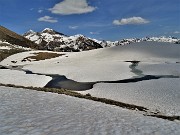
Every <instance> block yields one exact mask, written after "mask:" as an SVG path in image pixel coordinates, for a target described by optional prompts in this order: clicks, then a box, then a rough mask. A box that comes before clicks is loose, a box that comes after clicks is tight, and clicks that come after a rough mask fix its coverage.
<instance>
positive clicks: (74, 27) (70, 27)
mask: <svg viewBox="0 0 180 135" xmlns="http://www.w3.org/2000/svg"><path fill="white" fill-rule="evenodd" d="M78 27H79V26H69V29H73V30H75V29H77V28H78Z"/></svg>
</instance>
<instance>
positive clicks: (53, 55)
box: [22, 52, 65, 61]
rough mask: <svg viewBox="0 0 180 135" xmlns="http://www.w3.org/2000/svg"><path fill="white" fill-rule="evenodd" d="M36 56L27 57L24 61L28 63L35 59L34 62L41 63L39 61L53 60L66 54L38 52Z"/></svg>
mask: <svg viewBox="0 0 180 135" xmlns="http://www.w3.org/2000/svg"><path fill="white" fill-rule="evenodd" d="M34 54H35V56H29V57H26V58H24V59H23V60H22V61H26V60H28V61H30V60H31V59H33V60H34V61H39V60H45V59H51V58H56V57H59V56H62V55H65V54H58V53H49V52H38V53H34Z"/></svg>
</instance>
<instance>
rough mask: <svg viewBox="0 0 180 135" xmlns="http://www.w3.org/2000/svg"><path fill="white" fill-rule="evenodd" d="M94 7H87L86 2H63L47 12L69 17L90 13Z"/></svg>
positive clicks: (83, 0) (77, 0) (74, 0)
mask: <svg viewBox="0 0 180 135" xmlns="http://www.w3.org/2000/svg"><path fill="white" fill-rule="evenodd" d="M95 9H96V7H92V6H89V5H88V3H87V0H64V1H62V2H60V3H57V4H56V5H54V7H53V8H50V9H49V10H50V11H51V13H54V14H61V15H71V14H83V13H88V12H92V11H94V10H95Z"/></svg>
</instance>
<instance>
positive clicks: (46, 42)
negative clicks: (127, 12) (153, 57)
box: [23, 28, 180, 52]
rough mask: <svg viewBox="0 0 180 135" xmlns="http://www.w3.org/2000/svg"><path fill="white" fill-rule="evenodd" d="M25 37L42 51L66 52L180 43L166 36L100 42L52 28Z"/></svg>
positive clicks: (27, 33)
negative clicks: (137, 43) (132, 45)
mask: <svg viewBox="0 0 180 135" xmlns="http://www.w3.org/2000/svg"><path fill="white" fill-rule="evenodd" d="M23 36H24V37H26V38H27V39H29V40H31V41H33V42H35V43H36V44H38V45H40V46H41V49H45V50H53V51H65V52H67V51H74V52H75V51H85V50H92V49H98V48H102V47H112V46H118V45H126V44H130V43H136V42H141V41H156V42H170V43H180V39H177V38H174V37H164V36H162V37H146V38H142V39H138V38H130V39H122V40H119V41H105V40H103V41H99V40H97V39H91V38H88V37H85V36H83V35H80V34H78V35H74V36H67V35H65V34H63V33H59V32H57V31H55V30H53V29H50V28H45V29H44V30H43V31H42V32H34V31H33V30H30V31H28V32H26V33H25V34H24V35H23Z"/></svg>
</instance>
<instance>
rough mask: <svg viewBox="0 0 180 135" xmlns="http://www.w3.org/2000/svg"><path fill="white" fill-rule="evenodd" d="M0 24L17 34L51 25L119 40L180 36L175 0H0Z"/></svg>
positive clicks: (179, 3)
mask: <svg viewBox="0 0 180 135" xmlns="http://www.w3.org/2000/svg"><path fill="white" fill-rule="evenodd" d="M0 25H2V26H5V27H7V28H9V29H11V30H13V31H15V32H17V33H19V34H23V33H24V32H26V31H28V30H29V29H32V30H34V31H42V30H43V29H44V28H47V27H48V28H52V29H55V30H56V31H59V32H61V33H64V34H66V35H74V34H83V35H85V36H88V37H91V38H96V39H104V40H112V41H113V40H119V39H122V38H132V37H139V38H141V37H145V36H162V35H166V36H169V35H171V36H175V37H180V1H179V0H0Z"/></svg>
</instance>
